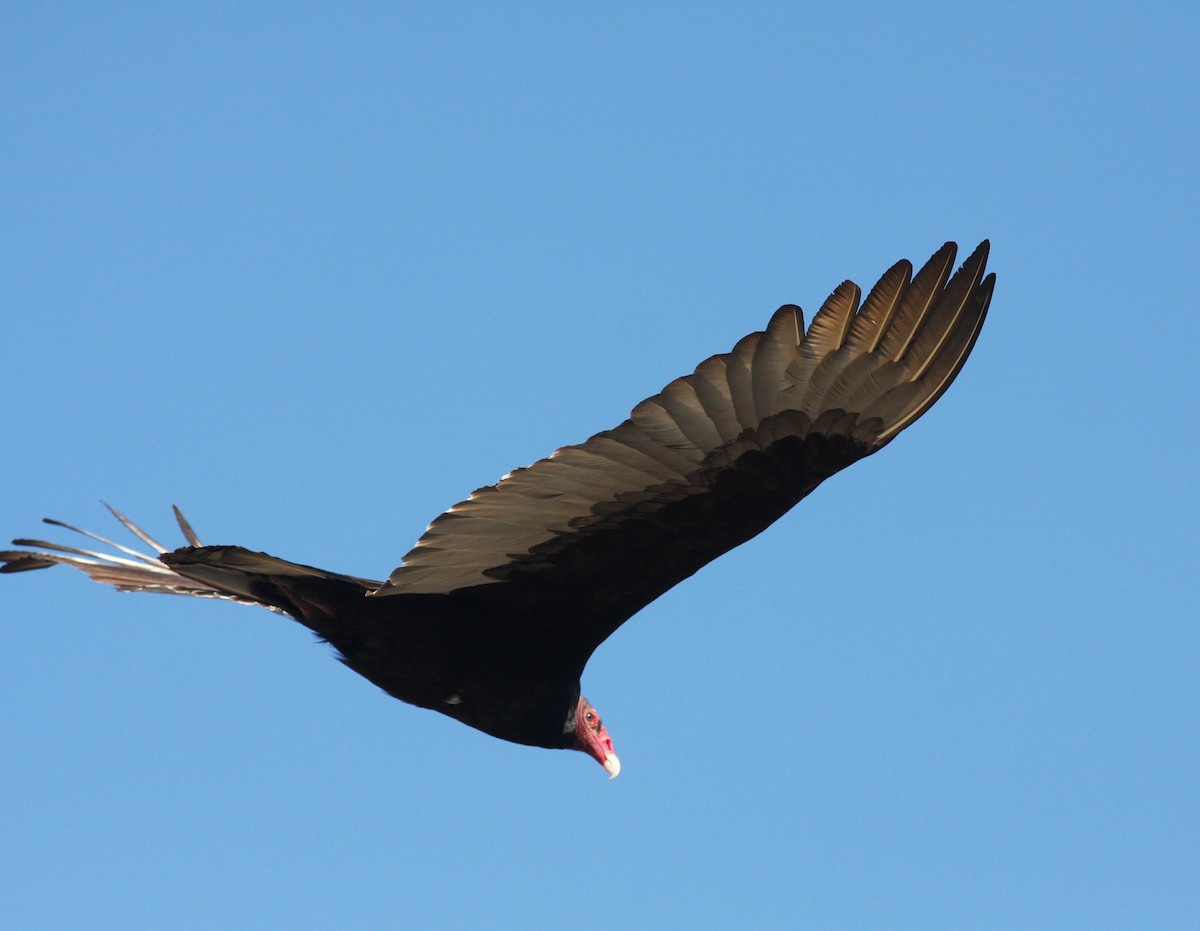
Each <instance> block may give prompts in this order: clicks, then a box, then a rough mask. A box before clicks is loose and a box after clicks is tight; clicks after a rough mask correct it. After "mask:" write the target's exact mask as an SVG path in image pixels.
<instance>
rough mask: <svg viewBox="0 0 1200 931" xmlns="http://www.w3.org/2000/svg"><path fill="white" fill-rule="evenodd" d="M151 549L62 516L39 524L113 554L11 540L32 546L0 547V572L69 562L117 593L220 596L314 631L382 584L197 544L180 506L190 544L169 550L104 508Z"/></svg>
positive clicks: (261, 555) (180, 520) (178, 516)
mask: <svg viewBox="0 0 1200 931" xmlns="http://www.w3.org/2000/svg"><path fill="white" fill-rule="evenodd" d="M105 507H108V509H109V510H110V511H111V512H112V514H113V516H114V517H116V519H117V520H119V521H120V522H121V523H122V524H123V525H124V526H125V528H126V529H127V530H128V531H129V532H130V533H132V534H133V535H134V536H135V537H137V538H138V539H139V540H141V541H142V543H144V544H145V545H146V546H148V547H150V548H151V549H152V550H154V553H153V554H150V553H145V552H141V551H139V550H136V549H134V548H132V547H128V546H124V545H122V544H120V543H117V542H115V541H113V540H109V539H107V538H105V537H102V536H99V535H98V534H95V533H92V532H91V531H88V530H83V529H81V528H79V527H74V526H72V525H71V524H66V523H63V522H62V521H58V520H52V519H50V518H46V520H45V522H46V523H47V524H51V525H53V526H55V527H63V528H65V529H67V530H72V531H74V532H75V533H78V534H81V535H83V536H85V537H88V538H89V539H91V540H95V541H96V542H98V543H101V544H103V545H104V546H107V547H109V548H111V549H112V550H113V551H114V552H111V553H110V552H103V551H99V550H86V549H79V548H77V547H73V546H64V545H63V544H60V543H51V542H48V541H46V540H27V539H18V540H13V545H14V546H22V547H34V549H20V550H3V551H0V573H4V572H25V571H28V570H31V569H45V568H48V567H50V566H54V565H64V566H71V567H73V568H75V569H78V570H79V571H81V572H83V573H85V574H86V575H87V576H88V577H89V578H91V579H92V580H93V581H95V582H100V583H102V584H106V585H111V586H113V587H114V588H115V589H116V590H117V591H121V592H159V593H161V594H168V595H191V596H192V597H195V598H221V599H225V600H227V601H237V602H241V603H242V604H253V605H259V606H261V607H264V608H267V609H269V610H271V611H276V612H279V613H281V614H289V615H291V616H292V617H294V618H295V619H296V620H298V621H300V622H301V623H302V624H305V625H306V626H309V627H311V628H312V629H314V630H317V632H318V633H321V631H320V630H319V629H318V627H319V626H320V624H319V623H318V619H319V618H323V617H328V616H330V615H331V614H334V613H336V612H337V611H338V610H339V608H340V607H341V606H343V605H344V604H345V603H346V602H347V600H358V599H361V598H362V597H363V596H364V595H365V594H366V593H367V592H368V591H372V590H374V589H375V588H378V587H379V585H380V583H379V582H373V581H370V580H368V579H359V578H355V577H354V576H348V575H338V574H337V573H332V572H325V571H324V570H322V569H315V568H313V567H311V566H302V565H299V564H298V563H292V562H288V561H287V560H284V559H278V558H276V557H274V556H268V555H267V554H266V553H255V552H253V551H251V550H248V549H244V548H243V547H240V546H203V545H202V544H201V543H200V539H199V537H197V536H196V533H195V531H194V530H192V527H191V525H190V524H189V523H188V522H187V519H186V518H185V517H184V516H183V514H182V513H181V512H180V510H179V508H173V510H174V512H175V519H176V521H177V522H178V523H179V529H180V530H181V531H182V533H183V536H184V539H186V540H187V542H188V545H187V546H185V547H182V548H181V549H176V550H168V549H167V548H166V547H165V546H163V545H162V544H161V543H159V542H158V541H157V540H155V539H154V538H153V537H151V536H150V535H149V534H148V533H146V532H145V531H144V530H142V529H141V528H140V527H139V526H137V524H135V523H133V521H131V520H130V519H129V518H127V517H126V516H125V515H124V514H122V513H121V512H120V511H118V510H116V508H113V507H111V506H109V505H105Z"/></svg>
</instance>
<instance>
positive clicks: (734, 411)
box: [0, 242, 995, 776]
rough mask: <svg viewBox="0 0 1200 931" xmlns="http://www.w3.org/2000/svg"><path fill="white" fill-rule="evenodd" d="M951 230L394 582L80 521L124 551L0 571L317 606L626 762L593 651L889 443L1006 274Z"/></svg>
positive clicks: (612, 766)
mask: <svg viewBox="0 0 1200 931" xmlns="http://www.w3.org/2000/svg"><path fill="white" fill-rule="evenodd" d="M955 252H956V247H955V245H954V244H953V243H947V244H946V245H944V246H943V247H942V248H941V249H939V250H938V251H937V252H936V253H934V255H933V257H932V258H931V259H930V260H929V261H928V262H927V263H926V264H925V265H924V267H922V269H921V270H920V271H919V272H918V273H917V274H916V276H915V277H914V276H913V274H912V266H911V265H910V264H909V263H908V262H907V261H901V262H898V263H896V265H894V266H893V267H892V268H891V269H889V270H888V272H887V273H886V274H884V276H883V277H882V278H881V279H880V280H879V282H878V283H877V284H876V285H875V287H874V288H873V289H872V290H871V293H870V294H869V295H868V296H867V298H866V300H865V301H863V302H862V304H861V306H860V304H859V300H860V297H861V292H860V291H859V288H858V286H857V285H855V284H853V283H852V282H849V281H847V282H844V283H842V284H841V285H839V286H838V288H837V289H836V290H835V291H834V292H833V294H832V295H830V297H829V298H828V300H826V302H825V304H824V305H823V306H822V307H821V309H820V310H819V311H818V312H817V314H816V316H815V317H814V318H813V321H812V323H811V324H810V325H809V326H808V328H807V330H806V329H805V327H804V318H803V315H802V313H801V311H800V308H799V307H796V306H794V305H791V304H787V305H784V306H783V307H781V308H779V310H777V311H776V312H775V314H774V316H772V317H771V320H770V322H769V323H768V324H767V327H766V329H765V330H763V331H762V332H756V333H751V334H750V335H749V336H746V337H745V338H743V339H742V340H740V341H739V342H738V343H737V345H736V346H734V348H733V349H732V350H731V351H729V352H727V353H723V354H721V355H717V356H712V357H711V358H709V359H707V360H705V361H704V362H702V363H701V364H700V365H699V366H698V367H697V369H696V371H695V372H693V373H692V374H691V375H687V376H684V377H683V378H678V379H676V380H675V381H673V382H671V383H670V384H669V385H667V386H666V387H665V388H664V389H663V390H662V391H661V392H659V393H658V394H656V395H654V396H653V397H650V398H647V399H646V400H645V401H643V402H642V403H641V404H639V405H638V406H637V407H635V408H634V409H633V412H632V414H631V415H630V418H629V419H628V420H626V421H625V422H624V423H622V424H620V425H619V426H617V427H616V428H614V429H612V430H606V431H604V432H603V433H598V434H596V435H595V436H593V437H592V438H591V439H589V440H587V441H586V442H584V443H580V444H579V445H577V446H564V447H563V448H562V449H559V450H557V451H556V452H554V453H552V454H551V455H550V457H549V458H547V459H542V460H540V461H539V462H536V463H534V464H533V465H532V466H529V467H528V468H525V469H517V470H516V471H514V472H511V473H510V474H508V475H506V476H505V477H504V478H502V479H501V480H500V481H499V482H498V483H496V484H495V485H489V486H486V487H484V488H480V489H478V490H477V491H475V492H473V493H472V494H471V495H470V497H468V498H467V499H466V500H465V501H461V502H459V503H458V504H456V505H454V506H453V507H451V508H450V509H449V510H448V511H446V512H445V513H444V514H442V515H441V516H440V517H438V518H436V519H435V520H434V521H433V523H431V524H430V525H429V528H428V529H427V530H426V532H425V534H424V535H423V536H422V537H421V538H420V540H418V541H417V544H416V546H415V547H413V549H412V550H411V551H410V552H409V553H408V554H407V555H406V556H405V557H404V559H403V561H402V563H401V565H400V566H399V567H398V568H397V569H396V570H395V571H393V572H392V574H391V575H390V576H389V577H388V579H387V580H386V581H383V582H378V581H372V580H370V579H362V578H357V577H355V576H348V575H339V574H336V573H332V572H326V571H324V570H321V569H314V568H312V567H309V566H301V565H297V564H295V563H290V562H286V561H285V560H282V559H278V558H276V557H274V556H268V555H266V554H265V553H255V552H252V551H250V550H247V549H244V548H242V547H237V546H203V545H201V543H200V540H199V538H198V537H197V536H196V534H195V532H194V531H193V530H192V528H191V526H190V525H189V524H188V522H187V521H186V520H185V519H184V517H183V515H182V514H181V513H180V512H179V511H178V509H176V510H175V516H176V519H177V520H178V522H179V526H180V530H181V531H182V533H183V536H184V538H185V539H186V540H187V543H188V545H187V546H185V547H182V548H181V549H176V550H170V551H169V550H167V548H166V547H164V546H162V545H161V544H159V543H157V542H156V541H155V540H154V539H152V538H151V537H150V536H148V535H147V534H146V533H145V532H144V531H142V530H141V529H140V528H139V527H137V526H136V525H135V524H133V523H132V522H131V521H130V520H128V519H127V518H126V517H124V516H123V515H121V514H120V513H119V512H117V511H115V510H114V511H113V514H114V515H115V516H116V517H117V519H118V520H120V522H121V523H122V524H123V525H124V526H125V527H126V528H127V529H128V530H129V531H131V532H132V533H133V534H134V535H135V536H137V537H138V539H139V540H141V541H142V543H143V544H145V545H146V546H148V547H150V548H152V549H153V550H154V551H155V552H154V554H146V553H143V552H140V551H139V550H136V549H133V548H131V547H126V546H122V545H120V544H118V543H114V542H113V541H111V540H107V539H105V538H104V537H100V536H97V535H96V534H93V533H90V532H88V531H85V530H80V529H79V528H77V527H72V526H70V525H69V524H63V523H61V522H59V521H50V520H48V521H47V523H51V524H54V525H56V526H60V527H65V528H67V529H70V530H73V531H76V532H78V533H80V534H83V535H84V536H86V537H89V538H91V539H93V540H95V541H96V542H98V543H101V544H104V545H105V546H108V547H111V548H112V549H114V550H115V551H116V554H111V553H106V552H102V551H93V550H86V549H80V548H76V547H70V546H63V545H61V544H57V543H49V542H45V541H40V540H24V539H22V540H14V541H13V543H14V545H17V546H24V547H33V549H22V550H9V551H4V552H0V572H21V571H24V570H29V569H42V568H45V567H47V566H52V565H55V564H59V563H61V564H63V565H68V566H73V567H75V568H76V569H80V570H82V571H83V572H86V573H87V574H88V575H89V576H90V577H91V578H92V579H94V580H95V581H98V582H104V583H107V584H110V585H113V586H115V587H116V588H117V589H118V590H120V591H150V592H166V593H172V594H182V595H193V596H196V597H205V598H224V599H229V600H233V601H240V602H244V603H248V604H256V605H261V606H262V607H266V608H269V609H271V610H273V611H277V612H280V613H283V614H287V615H289V616H291V617H292V618H294V619H295V620H297V621H299V622H300V623H301V624H303V625H304V626H305V627H308V628H309V629H310V630H312V631H313V632H315V633H316V634H317V635H318V636H320V637H321V638H322V639H324V640H326V641H328V642H329V643H330V644H332V645H333V646H334V647H335V648H336V649H337V651H338V653H339V655H340V658H341V660H342V662H344V663H345V664H346V665H347V666H349V667H350V668H351V669H353V670H354V671H356V672H358V673H360V674H361V675H363V676H365V677H366V678H367V679H370V680H371V681H372V682H374V683H375V684H376V685H378V686H379V687H380V688H382V689H384V690H385V691H386V692H388V693H389V694H391V695H394V696H395V697H396V698H399V699H401V700H402V701H406V702H411V703H412V704H415V705H420V706H422V707H425V708H432V709H433V710H435V711H440V712H442V713H443V714H446V715H449V716H450V717H452V718H456V719H458V720H459V721H462V722H463V723H464V724H469V725H471V726H472V727H476V728H478V729H480V730H482V731H485V732H487V733H489V734H492V735H494V736H496V737H500V738H502V739H504V740H511V741H515V742H516V743H522V744H529V745H532V746H538V747H552V748H566V749H575V750H581V751H583V752H585V753H588V754H589V755H591V756H592V757H594V758H595V759H596V760H597V761H598V762H599V763H600V764H601V765H603V766H604V768H605V769H606V770H607V771H608V772H609V774H610V776H616V775H617V773H618V772H619V771H620V763H619V761H618V760H617V756H616V754H615V753H614V752H613V746H612V740H611V738H610V737H609V735H608V731H607V730H606V729H605V727H604V725H603V724H602V723H601V720H600V716H599V714H598V713H597V711H596V709H595V708H594V707H593V706H592V705H591V703H590V702H588V700H587V699H586V698H584V697H583V696H582V695H581V694H580V682H579V680H580V676H581V675H582V674H583V669H584V666H585V665H586V664H587V661H588V659H589V657H590V656H591V655H592V652H593V651H594V650H595V649H596V647H598V646H599V645H600V644H601V643H602V642H604V640H605V639H606V638H607V637H608V636H609V635H610V634H611V633H612V632H613V631H615V630H616V629H617V628H618V627H620V626H621V624H623V623H624V622H625V621H626V620H628V619H629V618H630V617H631V616H632V615H633V614H635V613H636V612H637V611H638V610H640V609H641V608H643V607H644V606H645V605H647V604H649V603H650V602H651V601H653V600H654V599H655V598H657V597H658V596H659V595H661V594H662V593H663V592H665V591H667V590H668V589H669V588H671V587H672V586H673V585H675V584H676V583H678V582H680V581H681V580H683V579H685V578H687V577H688V576H690V575H691V574H692V573H694V572H695V571H696V570H698V569H700V568H701V567H702V566H704V565H705V564H706V563H708V562H710V561H711V560H713V559H715V558H716V557H717V556H720V555H721V554H722V553H724V552H726V551H728V550H730V549H732V548H733V547H735V546H737V545H738V544H739V543H743V542H745V541H746V540H748V539H750V538H751V537H753V536H755V535H756V534H758V533H760V532H761V531H762V530H764V529H765V528H766V527H767V526H769V525H770V524H771V523H773V522H774V521H775V520H776V519H778V518H779V517H781V516H782V515H783V514H784V513H786V512H787V511H788V510H789V509H790V508H791V507H792V506H793V505H795V504H796V503H797V502H798V501H799V500H800V499H801V498H803V497H805V496H806V495H807V494H808V493H809V492H811V491H812V490H813V489H815V488H816V487H817V486H818V485H819V484H820V483H821V482H823V481H824V480H825V479H827V478H829V476H831V475H833V474H834V473H835V472H838V471H840V470H841V469H844V468H845V467H846V466H848V465H850V464H851V463H854V462H856V461H858V460H859V459H862V458H863V457H865V456H869V455H871V454H872V453H874V452H876V451H878V450H880V449H882V448H883V447H884V446H886V445H887V444H888V443H889V442H891V441H892V440H893V439H894V438H895V437H896V435H897V434H898V433H899V432H900V431H901V430H903V429H904V428H905V427H907V426H908V425H909V424H911V423H912V422H913V421H914V420H916V419H917V418H918V417H920V416H921V415H922V414H923V413H925V411H927V410H928V409H929V407H930V406H931V405H932V404H933V403H934V402H935V401H936V400H937V399H938V398H939V397H940V396H941V394H942V392H944V391H945V390H946V388H948V387H949V385H950V383H951V382H952V381H953V380H954V378H955V377H956V376H957V375H958V373H959V371H960V369H961V368H962V366H963V363H964V362H965V361H966V358H967V356H968V355H969V354H970V352H971V348H972V347H973V346H974V344H975V339H976V337H977V336H978V335H979V331H980V328H981V327H982V326H983V320H984V317H985V315H986V313H987V308H988V303H989V301H990V300H991V296H992V289H993V287H994V285H995V275H994V274H992V275H988V276H987V277H986V278H985V277H984V266H985V264H986V261H987V253H988V244H987V243H986V242H984V243H982V244H981V245H980V246H979V247H978V248H977V249H976V250H975V252H974V253H972V255H971V256H970V257H969V258H968V259H967V260H966V261H965V262H964V263H963V265H962V266H961V267H960V268H959V269H958V271H957V272H956V273H955V274H954V275H953V276H951V274H950V272H951V269H952V267H953V264H954V257H955Z"/></svg>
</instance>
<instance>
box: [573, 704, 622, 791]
mask: <svg viewBox="0 0 1200 931" xmlns="http://www.w3.org/2000/svg"><path fill="white" fill-rule="evenodd" d="M572 749H574V750H581V751H582V752H584V753H586V754H587V755H588V756H590V757H592V758H593V759H594V760H595V761H596V762H597V763H599V764H600V765H601V766H603V767H604V768H605V769H606V770H607V771H608V776H609V778H610V779H616V778H617V774H618V773H619V772H620V771H621V761H620V760H618V759H617V755H616V754H615V753H613V742H612V738H611V737H609V736H608V731H607V730H605V728H604V723H603V722H602V721H601V720H600V712H598V711H597V710H596V709H595V708H594V707H592V703H591V702H590V701H588V700H587V699H586V698H584V697H583V696H582V695H580V696H579V704H578V705H577V706H576V707H575V743H574V744H573V745H572Z"/></svg>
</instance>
